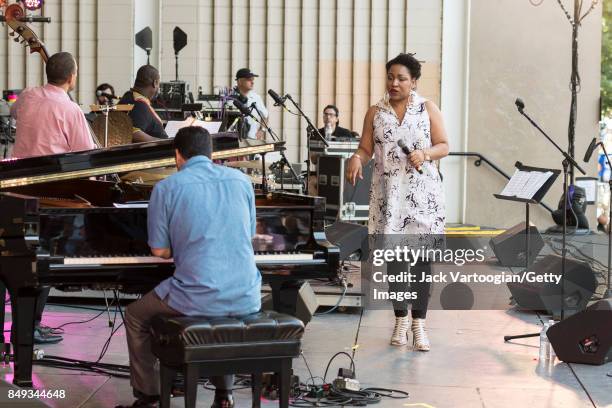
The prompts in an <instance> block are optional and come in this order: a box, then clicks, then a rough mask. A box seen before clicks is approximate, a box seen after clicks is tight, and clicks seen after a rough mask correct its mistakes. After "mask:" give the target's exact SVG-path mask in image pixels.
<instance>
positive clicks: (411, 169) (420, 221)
mask: <svg viewBox="0 0 612 408" xmlns="http://www.w3.org/2000/svg"><path fill="white" fill-rule="evenodd" d="M386 69H387V85H386V86H387V92H386V93H385V95H384V97H383V98H382V99H381V100H380V101H379V102H378V103H377V104H376V105H374V106H371V107H370V108H369V109H368V112H367V113H366V116H365V119H364V125H363V133H362V137H361V142H360V144H359V148H358V149H357V152H355V154H354V155H353V156H352V157H351V159H350V161H349V164H348V167H347V178H348V180H349V182H351V183H352V184H353V185H354V184H355V182H356V181H357V179H358V178H360V179H361V178H363V177H362V167H363V165H364V164H366V163H367V162H368V161H369V160H370V159H371V158H372V157H373V156H374V160H375V163H374V172H373V175H372V186H371V191H370V220H369V233H370V234H371V235H372V234H373V235H383V234H385V235H391V234H394V235H399V234H401V235H403V236H408V235H410V236H411V237H413V238H414V237H418V238H417V240H418V241H419V242H422V241H427V240H428V238H433V239H432V240H431V241H435V237H436V236H437V237H442V236H443V234H444V222H445V218H446V217H445V209H444V194H443V190H442V182H441V179H440V175H439V173H438V170H437V168H436V165H435V164H434V163H433V161H434V160H440V159H441V158H443V157H445V156H447V155H448V138H447V135H446V131H445V129H444V123H443V120H442V114H441V113H440V110H439V109H438V107H437V106H436V105H435V104H434V103H433V102H431V101H428V100H426V99H425V98H423V97H421V96H420V95H419V94H417V92H416V84H417V80H418V79H419V77H420V76H421V64H420V63H419V61H418V60H417V59H416V58H414V57H413V55H412V54H399V55H398V56H397V57H395V58H393V59H392V60H390V61H389V62H387V64H386ZM400 141H403V144H405V146H406V147H407V151H408V153H409V154H406V153H405V151H406V150H402V148H401V147H400V146H399V144H398V142H400ZM413 242H414V241H413ZM414 268H415V269H416V272H417V274H420V275H417V276H418V277H417V279H420V276H424V275H425V274H429V273H430V263H429V262H428V261H427V260H426V259H425V260H424V259H420V260H418V261H417V263H416V265H415V266H414ZM402 270H404V271H405V270H406V265H405V264H403V263H398V262H393V263H390V264H388V265H387V274H389V275H390V274H397V273H399V272H401V271H402ZM411 286H412V289H411V290H412V291H416V292H417V299H416V300H414V301H413V305H412V312H411V314H412V326H411V328H412V333H413V348H414V350H419V351H429V349H430V343H429V339H428V337H427V333H426V331H425V317H426V314H427V304H428V297H429V288H430V284H429V283H425V282H421V283H412V284H411ZM392 290H393V287H390V291H392ZM394 311H395V327H394V329H393V334H392V336H391V344H392V345H397V346H401V345H404V344H407V336H408V327H410V320H409V318H408V308H407V306H406V305H405V304H398V303H397V302H395V303H394Z"/></svg>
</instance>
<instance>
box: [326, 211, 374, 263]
mask: <svg viewBox="0 0 612 408" xmlns="http://www.w3.org/2000/svg"><path fill="white" fill-rule="evenodd" d="M325 236H326V238H327V240H328V241H329V242H331V243H332V244H334V245H335V246H337V247H338V248H340V261H344V260H346V259H347V258H348V257H349V256H351V255H352V254H356V256H355V257H354V260H355V261H357V260H359V261H362V260H365V259H366V258H367V257H368V227H366V226H364V225H360V224H351V223H349V222H342V221H336V222H334V223H333V224H332V225H330V226H328V227H327V228H325Z"/></svg>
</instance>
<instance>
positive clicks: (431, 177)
mask: <svg viewBox="0 0 612 408" xmlns="http://www.w3.org/2000/svg"><path fill="white" fill-rule="evenodd" d="M410 100H411V102H410V104H409V106H408V109H407V111H406V115H404V119H403V121H402V123H401V124H400V123H399V118H398V116H397V114H396V113H395V111H394V110H393V108H392V107H391V105H390V104H389V102H388V101H387V100H386V99H382V100H381V101H380V102H378V103H377V104H376V108H377V112H376V114H375V116H374V173H373V175H372V187H371V189H370V220H369V227H368V228H369V232H370V234H376V235H379V234H386V235H389V234H402V235H405V234H410V235H411V236H412V237H420V238H421V239H420V241H421V240H423V241H429V239H428V238H432V237H431V235H432V234H440V235H442V234H443V233H444V222H445V209H444V192H443V190H442V182H441V180H440V174H439V173H438V169H437V168H436V166H435V164H434V163H432V162H425V163H424V164H423V166H422V171H423V174H419V172H418V171H417V170H416V169H415V168H414V167H413V166H412V165H411V164H410V162H409V161H408V157H407V156H406V154H404V152H403V151H402V149H401V148H400V147H399V146H398V144H397V143H398V141H399V140H400V139H402V140H404V143H406V146H407V147H408V148H409V149H410V150H411V151H412V150H416V149H427V148H429V147H431V132H430V121H429V115H428V113H427V109H426V108H425V102H426V99H425V98H423V97H421V96H420V95H418V94H417V93H416V92H412V98H410ZM428 236H429V237H428ZM435 241H438V240H437V239H435ZM421 243H423V244H424V242H421ZM425 245H426V244H425ZM426 246H429V245H426Z"/></svg>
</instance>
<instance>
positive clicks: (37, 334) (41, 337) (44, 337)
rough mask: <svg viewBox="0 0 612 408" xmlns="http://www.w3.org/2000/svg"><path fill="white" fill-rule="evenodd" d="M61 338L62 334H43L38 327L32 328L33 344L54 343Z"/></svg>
mask: <svg viewBox="0 0 612 408" xmlns="http://www.w3.org/2000/svg"><path fill="white" fill-rule="evenodd" d="M62 340H64V338H63V337H62V336H57V335H54V334H44V333H43V331H41V330H40V329H38V328H35V329H34V344H55V343H59V342H60V341H62Z"/></svg>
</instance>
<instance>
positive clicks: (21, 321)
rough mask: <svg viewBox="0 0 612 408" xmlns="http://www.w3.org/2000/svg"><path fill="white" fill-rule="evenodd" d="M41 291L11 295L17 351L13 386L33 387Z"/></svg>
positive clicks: (29, 289)
mask: <svg viewBox="0 0 612 408" xmlns="http://www.w3.org/2000/svg"><path fill="white" fill-rule="evenodd" d="M39 292H40V291H39V290H36V289H32V288H27V289H23V288H22V289H18V291H17V294H16V295H17V296H15V293H11V311H12V321H13V322H12V327H11V342H12V343H13V350H14V351H15V360H14V361H15V363H14V366H13V372H14V376H13V384H15V385H17V386H19V387H31V386H32V354H33V352H34V314H35V312H34V310H35V309H36V300H37V299H38V294H39Z"/></svg>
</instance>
